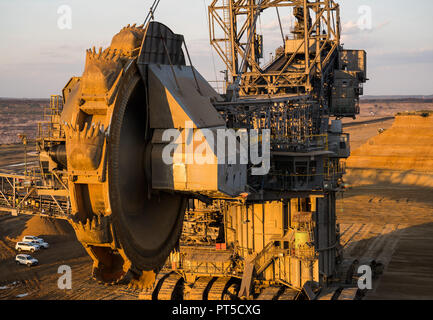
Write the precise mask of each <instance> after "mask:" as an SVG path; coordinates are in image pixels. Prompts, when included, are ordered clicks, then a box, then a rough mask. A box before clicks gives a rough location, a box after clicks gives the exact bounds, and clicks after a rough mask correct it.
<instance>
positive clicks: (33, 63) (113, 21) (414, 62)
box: [0, 0, 433, 98]
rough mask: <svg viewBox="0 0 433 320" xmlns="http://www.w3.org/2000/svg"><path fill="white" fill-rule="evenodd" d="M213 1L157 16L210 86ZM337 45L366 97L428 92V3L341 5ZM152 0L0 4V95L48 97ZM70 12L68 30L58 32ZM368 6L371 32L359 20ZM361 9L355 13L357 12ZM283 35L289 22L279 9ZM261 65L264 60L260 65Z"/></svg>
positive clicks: (4, 0)
mask: <svg viewBox="0 0 433 320" xmlns="http://www.w3.org/2000/svg"><path fill="white" fill-rule="evenodd" d="M210 2H211V0H161V2H160V5H159V7H158V10H157V12H156V15H155V18H156V20H157V21H160V22H162V23H164V24H166V25H167V26H169V27H170V28H171V29H172V30H173V31H174V32H176V33H179V34H183V35H184V36H185V40H186V42H187V45H188V49H189V52H190V55H191V58H192V61H193V64H194V66H195V67H196V68H197V69H198V70H199V72H200V73H202V74H203V76H204V77H205V78H206V79H207V80H210V81H214V80H221V77H222V74H221V73H220V71H221V70H224V66H223V65H222V63H221V61H220V58H219V56H218V55H217V54H216V53H215V52H214V51H213V50H212V49H211V46H210V44H209V31H208V22H207V17H208V16H207V6H208V5H209V4H210ZM337 2H338V3H339V4H340V5H341V20H342V29H343V36H342V43H344V47H345V48H347V49H364V50H366V51H367V55H368V58H367V61H368V70H367V72H368V78H369V79H370V80H369V82H368V83H367V84H366V85H365V87H364V88H365V90H364V93H365V94H366V95H431V94H433V80H432V75H433V32H432V30H433V19H432V18H431V13H432V12H433V1H431V0H418V1H416V2H415V1H414V2H409V1H407V0H339V1H337ZM152 3H153V0H140V1H137V0H122V1H119V0H117V1H116V0H92V1H89V0H87V1H85V0H64V1H57V0H0V97H16V98H47V97H49V96H50V95H51V94H59V93H60V92H61V90H62V88H63V87H64V85H65V84H66V83H67V82H68V80H69V79H70V77H72V76H81V74H82V72H83V69H84V61H85V50H86V49H87V48H91V47H93V46H96V47H100V46H102V47H104V48H105V47H107V46H109V44H110V42H111V38H112V37H113V35H114V34H116V33H117V32H119V30H120V29H121V28H122V27H124V26H125V25H127V24H133V23H137V24H141V23H142V22H143V21H144V19H145V17H146V14H147V12H148V10H149V8H150V6H151V5H152ZM64 5H67V6H68V7H69V8H70V9H71V15H70V17H71V29H61V28H59V25H58V22H59V19H60V22H62V21H63V22H64V21H65V20H62V14H63V13H64V12H60V13H59V12H58V10H59V8H61V6H64ZM366 6H367V8H371V22H372V23H371V28H367V29H364V30H361V29H360V28H359V27H358V21H359V19H360V18H362V17H363V15H364V14H365V13H366V11H363V8H366ZM360 10H361V11H360ZM280 13H281V15H282V23H283V27H284V29H285V30H286V32H287V33H288V30H289V27H290V26H291V24H292V23H293V22H291V19H289V18H288V16H289V15H288V12H287V14H286V12H284V10H282V11H281V12H280ZM276 21H277V20H276V15H275V12H272V13H268V14H266V15H263V16H262V17H261V18H260V20H259V23H258V30H259V32H262V33H263V34H264V36H265V60H266V59H269V55H270V53H271V52H273V51H274V49H275V48H276V47H278V46H280V45H281V42H282V41H281V35H280V29H279V26H278V23H276ZM265 62H266V61H265Z"/></svg>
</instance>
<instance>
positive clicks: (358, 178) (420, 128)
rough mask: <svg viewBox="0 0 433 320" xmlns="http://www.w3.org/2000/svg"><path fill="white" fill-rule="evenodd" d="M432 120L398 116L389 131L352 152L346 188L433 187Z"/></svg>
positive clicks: (426, 116)
mask: <svg viewBox="0 0 433 320" xmlns="http://www.w3.org/2000/svg"><path fill="white" fill-rule="evenodd" d="M432 128H433V116H431V115H427V114H426V115H424V116H422V115H421V114H420V115H399V116H397V117H396V120H395V122H394V124H393V125H392V127H391V128H390V129H388V130H386V131H385V132H384V133H382V134H379V135H378V136H376V137H374V138H372V139H370V140H369V141H368V142H367V143H366V144H364V145H363V146H361V147H360V148H359V149H357V150H355V151H354V152H352V155H351V157H350V158H349V159H348V160H347V168H348V170H347V175H346V176H345V180H346V182H347V183H348V184H349V185H352V186H357V185H371V184H397V185H401V186H419V187H433V130H432Z"/></svg>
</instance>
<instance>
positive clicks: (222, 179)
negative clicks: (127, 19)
mask: <svg viewBox="0 0 433 320" xmlns="http://www.w3.org/2000/svg"><path fill="white" fill-rule="evenodd" d="M279 8H280V9H281V8H286V9H287V8H288V9H290V12H291V14H292V15H293V17H294V18H295V19H296V23H295V26H294V28H293V30H289V31H288V32H287V34H284V30H283V28H282V27H281V34H282V39H283V40H284V41H283V46H282V47H280V48H278V49H277V51H276V55H275V58H274V59H273V60H272V61H271V62H269V63H268V64H266V65H263V64H262V63H261V59H262V57H263V43H264V42H263V40H264V39H263V36H262V35H260V34H258V32H257V27H256V25H257V20H258V17H259V15H260V14H262V13H263V12H264V11H265V10H270V9H274V10H275V9H276V10H277V13H278V17H279V11H278V9H279ZM340 29H341V25H340V16H339V6H338V4H337V3H335V1H333V0H324V1H307V0H299V1H276V0H274V1H271V0H238V1H236V0H219V1H218V0H214V1H213V2H212V3H211V5H210V6H209V30H210V42H211V44H212V45H213V47H214V48H215V50H216V51H217V52H218V54H219V55H220V56H221V58H222V60H223V62H224V63H225V65H226V67H227V79H226V80H227V81H226V82H227V90H226V93H225V94H219V93H217V92H216V91H215V90H214V89H213V88H212V87H211V85H210V84H209V83H208V82H207V81H206V80H205V79H204V78H203V77H202V76H201V75H200V74H199V72H198V71H197V70H196V69H195V68H194V67H193V66H192V65H191V59H190V56H189V53H188V49H187V46H186V44H185V41H184V38H183V36H182V35H178V34H175V33H174V32H172V31H171V30H170V29H169V28H168V27H166V26H164V25H163V24H160V23H158V22H154V21H152V22H150V23H148V24H146V25H145V26H136V25H133V26H129V25H128V26H127V27H125V28H123V29H122V30H121V31H120V32H119V33H118V34H116V35H115V36H114V38H113V40H112V43H111V45H110V47H109V48H107V49H105V50H102V49H100V50H99V51H97V50H96V49H95V48H93V49H92V50H88V51H87V55H86V66H85V70H84V73H83V75H82V76H81V77H73V78H71V80H70V81H69V82H68V84H67V85H66V86H65V88H64V90H63V92H62V99H61V101H60V100H58V98H53V99H54V100H52V104H51V109H53V110H54V111H53V113H52V115H51V116H50V121H49V124H48V129H49V130H48V131H47V133H46V134H41V135H40V137H39V138H38V141H37V146H38V151H39V153H40V170H39V171H40V172H39V174H38V175H37V181H36V182H35V181H33V180H34V178H35V177H32V178H30V177H29V180H30V181H31V182H30V186H28V187H27V188H22V189H21V190H25V191H22V193H19V192H18V194H17V191H16V190H15V189H14V190H12V191H11V190H9V191H8V192H9V193H8V194H13V197H14V202H13V206H12V209H11V211H12V212H13V213H14V214H19V213H28V212H39V213H41V207H40V204H42V202H40V204H39V205H35V206H32V205H31V206H30V207H26V210H24V209H23V208H22V207H16V206H15V201H16V200H15V198H20V196H21V197H22V198H24V197H25V198H26V199H33V198H37V197H39V199H44V201H48V202H49V203H50V207H49V208H51V205H52V206H53V207H54V208H57V211H55V212H54V211H53V212H54V213H53V215H54V216H57V217H63V218H67V219H68V220H69V221H70V222H71V224H72V226H73V227H74V229H75V231H76V234H77V238H78V240H79V241H81V243H82V244H83V246H84V247H85V248H86V250H87V252H88V253H89V255H90V256H91V257H92V259H93V261H94V265H93V276H94V277H95V279H98V280H99V281H101V282H105V283H111V284H119V283H131V284H133V285H137V286H144V287H149V286H150V288H148V289H147V290H145V291H144V292H143V294H142V297H143V298H145V299H180V298H183V299H208V300H219V299H238V298H249V299H277V298H278V299H294V298H310V299H313V298H315V297H316V296H317V294H318V293H319V292H320V290H321V289H323V288H327V287H329V286H335V287H336V288H339V287H338V284H337V285H336V283H339V281H340V280H341V277H340V276H339V275H338V273H337V266H338V263H339V262H341V260H342V256H341V250H340V249H341V248H340V244H339V231H338V226H337V224H336V215H335V199H336V194H337V192H340V191H341V190H342V187H343V180H342V178H343V174H344V160H345V159H346V158H347V157H348V156H349V155H350V145H349V136H348V135H347V134H345V133H343V131H342V124H341V120H340V119H341V118H342V117H355V116H356V115H357V114H358V113H359V105H358V102H359V95H360V94H362V84H363V83H364V82H365V81H366V80H367V79H366V53H365V51H362V50H345V49H343V48H342V46H341V44H340V32H341V31H340ZM187 63H189V65H187ZM56 99H57V100H56ZM60 104H62V105H63V107H62V108H61V109H62V110H57V109H59V108H58V106H59V105H60ZM56 108H57V109H56ZM56 110H57V111H56ZM331 118H335V120H332V121H331ZM45 125H46V124H45ZM230 129H232V131H230V132H232V133H233V135H232V136H233V137H234V140H233V141H234V146H235V147H234V148H230V147H229V150H226V151H228V152H226V153H225V154H224V155H223V156H221V155H220V154H219V153H218V152H216V150H215V144H214V140H215V139H213V138H211V137H216V136H217V134H218V130H226V132H227V130H230ZM41 130H42V129H41ZM167 130H177V132H178V136H177V138H179V137H180V138H183V139H174V140H172V141H171V142H170V141H169V140H167V139H165V135H166V133H167ZM41 132H43V130H42V131H41ZM254 132H255V133H257V134H256V135H251V133H254ZM266 132H268V133H269V135H266V134H265V133H266ZM204 133H207V134H208V135H206V134H204ZM241 133H246V134H247V135H248V133H249V135H248V136H249V137H250V140H251V141H252V140H254V141H253V142H255V145H258V147H259V148H258V149H259V150H258V151H259V152H261V154H262V156H263V158H266V157H267V156H268V157H269V171H268V172H266V174H262V175H255V174H253V173H252V172H254V169H257V168H258V167H259V166H260V165H257V164H256V162H254V161H252V159H251V154H250V157H247V158H248V161H247V163H240V162H239V161H238V162H230V161H227V159H228V157H229V156H230V154H231V155H233V154H234V155H235V156H236V157H237V158H236V159H239V157H240V156H241V154H242V148H241V146H240V145H239V141H240V140H241V139H242V135H241ZM195 134H201V135H202V137H203V136H204V138H202V139H201V140H200V141H201V142H202V143H204V144H205V145H206V146H207V147H209V148H208V150H209V149H210V150H211V154H210V157H211V159H213V160H215V161H213V162H212V161H211V162H206V163H201V164H197V163H194V162H189V161H187V159H188V157H189V156H190V154H191V153H194V151H195V150H196V148H197V145H194V143H192V149H188V148H189V142H188V141H195V139H192V135H195ZM251 137H252V138H251ZM226 138H227V139H230V135H229V136H228V137H226ZM224 139H225V138H224ZM224 141H225V140H224ZM233 141H232V142H233ZM251 141H250V142H251ZM264 141H268V142H269V145H270V148H269V151H267V150H265V147H264V146H265V144H263V142H264ZM253 142H251V145H254V143H253ZM260 142H261V143H260ZM169 144H172V145H173V144H174V145H175V148H174V149H172V154H174V155H177V156H179V157H180V159H182V160H185V161H180V162H173V163H167V162H166V161H164V154H165V150H166V148H167V146H168V145H169ZM5 179H7V181H10V179H11V178H10V177H5ZM9 185H10V186H12V187H13V186H14V185H15V182H14V184H13V185H12V184H11V183H9ZM29 188H31V192H32V193H33V195H32V194H29V192H30V189H29ZM3 194H5V192H3ZM35 194H37V196H35ZM59 197H60V198H61V199H60V200H59ZM5 199H6V200H7V197H5ZM48 202H45V203H48ZM7 203H8V204H9V205H5V207H11V206H10V202H8V201H7ZM45 206H46V204H45ZM58 208H61V210H59V209H58ZM50 211H51V210H50ZM44 213H46V211H45V210H44ZM344 280H347V279H344ZM349 282H350V281H349Z"/></svg>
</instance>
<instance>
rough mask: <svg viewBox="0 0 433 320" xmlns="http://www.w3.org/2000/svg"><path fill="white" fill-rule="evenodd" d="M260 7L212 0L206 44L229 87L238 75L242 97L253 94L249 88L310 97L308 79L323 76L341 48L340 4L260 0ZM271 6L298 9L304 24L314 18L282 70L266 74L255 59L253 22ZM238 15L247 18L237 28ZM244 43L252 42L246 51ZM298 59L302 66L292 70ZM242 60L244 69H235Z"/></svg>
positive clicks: (247, 0) (244, 0)
mask: <svg viewBox="0 0 433 320" xmlns="http://www.w3.org/2000/svg"><path fill="white" fill-rule="evenodd" d="M259 3H260V2H259V1H257V0H213V2H212V3H211V4H210V6H209V36H210V42H211V44H212V46H213V47H214V49H215V50H216V52H217V53H218V55H219V56H220V57H221V59H222V60H223V62H224V63H225V65H226V67H227V70H228V71H229V73H230V77H229V80H228V83H227V85H230V84H231V83H233V82H234V81H235V79H236V77H238V76H239V75H241V77H242V79H241V83H240V94H241V95H248V94H251V92H253V91H254V92H257V90H252V89H259V90H260V92H262V93H263V92H264V93H268V94H278V93H281V94H284V93H287V90H286V89H287V88H296V87H303V88H304V89H305V92H309V91H310V90H311V78H312V76H313V75H318V76H320V75H321V72H322V70H323V67H325V66H326V65H327V63H328V62H329V60H330V58H331V57H332V54H333V53H334V52H335V50H337V48H338V46H339V44H340V7H339V5H338V4H337V3H336V2H335V1H334V0H309V1H308V0H262V1H261V4H260V5H259ZM274 7H275V8H278V7H302V8H304V21H307V18H308V16H307V15H308V12H314V16H313V17H312V18H313V20H312V24H311V26H310V28H308V24H307V23H305V31H304V38H303V39H302V41H301V42H300V43H299V46H298V48H297V49H296V50H295V52H293V53H292V54H291V55H290V56H288V59H287V62H286V63H285V65H284V66H283V68H281V70H278V71H272V72H265V71H263V70H262V69H261V67H260V63H259V59H258V58H257V57H256V55H255V52H256V48H255V39H256V28H255V26H254V25H253V21H254V16H255V14H256V13H258V12H259V11H260V12H261V11H263V10H266V9H268V8H274ZM305 8H308V10H305ZM240 16H246V19H245V21H244V22H243V23H241V24H239V21H238V20H239V19H238V18H239V17H240ZM238 24H239V25H238ZM323 31H324V32H323ZM251 33H253V35H251ZM217 34H219V35H220V36H218V35H217ZM221 34H222V36H221ZM245 38H246V39H247V40H245ZM247 42H250V43H249V45H250V50H248V51H247V50H246V47H247ZM312 42H315V44H316V46H315V47H316V48H319V49H318V50H314V51H315V52H310V51H311V50H310V43H312ZM224 47H225V48H224ZM325 48H327V50H328V51H327V54H326V55H324V54H322V53H323V52H324V50H325ZM299 55H303V56H304V59H303V66H302V67H301V68H299V66H298V69H297V70H296V71H293V70H291V68H290V67H291V66H292V65H293V64H294V62H295V58H297V57H299ZM240 59H241V60H242V59H245V60H246V62H247V66H248V70H239V65H240V64H239V61H240ZM297 63H299V61H298V62H297Z"/></svg>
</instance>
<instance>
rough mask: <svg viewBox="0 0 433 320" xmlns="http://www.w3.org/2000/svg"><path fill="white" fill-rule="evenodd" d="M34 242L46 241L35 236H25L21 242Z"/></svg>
mask: <svg viewBox="0 0 433 320" xmlns="http://www.w3.org/2000/svg"><path fill="white" fill-rule="evenodd" d="M33 240H35V241H39V240H41V241H44V239H42V238H38V237H35V236H24V237H23V239H22V240H21V241H23V242H27V241H33Z"/></svg>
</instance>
